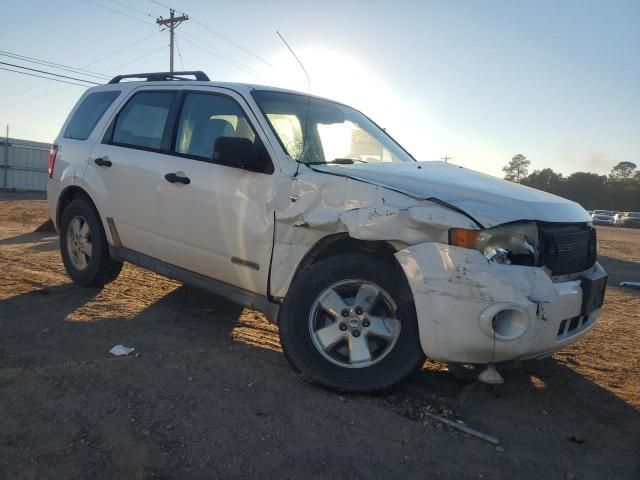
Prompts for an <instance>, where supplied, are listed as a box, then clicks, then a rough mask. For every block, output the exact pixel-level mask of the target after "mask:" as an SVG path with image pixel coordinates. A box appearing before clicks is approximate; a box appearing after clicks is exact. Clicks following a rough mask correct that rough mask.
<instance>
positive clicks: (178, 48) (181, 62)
mask: <svg viewBox="0 0 640 480" xmlns="http://www.w3.org/2000/svg"><path fill="white" fill-rule="evenodd" d="M175 41H176V49H177V50H178V57H179V58H180V65H182V70H186V68H184V61H183V60H182V53H181V52H180V45H178V36H177V35H176V37H175Z"/></svg>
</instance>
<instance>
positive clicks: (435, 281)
mask: <svg viewBox="0 0 640 480" xmlns="http://www.w3.org/2000/svg"><path fill="white" fill-rule="evenodd" d="M286 191H288V195H287V197H283V198H281V199H279V200H278V199H276V200H274V201H275V203H276V206H275V208H274V210H275V217H276V218H275V220H276V221H275V242H274V250H273V262H272V270H271V277H270V278H271V283H270V291H271V294H272V296H273V297H274V298H276V299H282V298H284V297H285V296H286V293H287V291H288V288H289V285H290V284H291V281H292V280H293V278H294V275H295V273H296V271H297V270H298V268H299V266H300V265H301V264H303V261H304V259H305V256H307V255H308V254H309V252H310V251H311V250H313V248H314V246H316V245H318V244H319V243H320V242H321V241H322V239H324V238H327V237H328V236H331V235H334V234H343V235H345V236H347V237H349V238H352V239H356V240H361V241H365V242H384V243H387V244H388V245H390V246H392V247H393V250H394V251H395V252H396V253H395V258H396V259H397V261H398V263H399V264H400V266H401V268H402V270H403V271H404V273H405V275H406V278H407V280H408V283H409V286H410V288H411V291H412V293H413V299H414V303H415V307H416V313H417V319H418V326H419V334H420V342H421V345H422V349H423V350H424V352H425V354H426V355H427V356H428V357H430V358H432V359H434V360H441V361H445V362H452V363H464V364H487V363H498V362H505V361H510V360H521V359H529V358H540V357H544V356H547V355H550V354H551V353H553V352H554V351H556V350H558V349H560V348H562V347H564V346H566V345H568V344H570V343H572V342H574V341H575V340H577V339H578V338H580V337H581V336H582V335H583V334H584V333H586V332H587V331H588V330H589V329H590V328H591V327H592V326H593V325H594V324H595V323H596V321H597V319H598V318H599V316H600V312H601V306H602V299H603V296H604V288H605V287H606V274H605V273H604V271H603V269H602V268H601V267H600V265H599V264H597V263H596V261H595V260H596V243H595V230H594V229H593V227H592V226H591V225H590V224H589V223H588V222H585V221H583V216H581V214H579V215H577V216H574V217H573V218H574V222H573V223H562V222H557V221H535V220H508V221H506V222H503V223H498V224H489V226H488V228H485V227H484V226H483V225H481V224H480V223H479V222H478V221H477V220H475V219H474V218H473V217H472V216H470V215H468V214H466V212H464V211H462V210H461V209H460V208H457V207H456V206H455V205H453V206H451V207H449V206H447V204H446V202H445V201H439V200H438V199H435V198H422V199H420V198H416V197H415V196H411V195H409V194H407V193H406V192H400V191H395V190H393V189H390V188H387V187H385V186H382V185H376V184H371V183H368V182H365V181H362V180H359V179H355V178H350V177H348V176H342V175H327V174H324V173H319V172H309V173H308V174H303V175H300V176H299V177H297V178H295V179H294V180H293V181H292V183H291V184H289V185H288V186H287V187H286ZM447 201H449V199H448V200H447ZM572 208H573V207H572ZM477 211H479V207H477V206H476V212H477ZM581 212H582V211H580V212H579V213H581ZM492 215H493V216H492V218H497V217H498V216H499V214H497V213H495V212H494V213H493V214H492ZM508 215H514V213H513V212H508ZM483 219H485V220H489V215H485V216H484V217H483Z"/></svg>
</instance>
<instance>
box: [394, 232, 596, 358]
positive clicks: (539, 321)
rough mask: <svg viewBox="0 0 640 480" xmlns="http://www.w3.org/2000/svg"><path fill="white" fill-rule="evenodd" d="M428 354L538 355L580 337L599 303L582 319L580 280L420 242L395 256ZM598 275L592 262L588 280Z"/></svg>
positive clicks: (505, 356) (548, 353) (542, 354)
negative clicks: (556, 278)
mask: <svg viewBox="0 0 640 480" xmlns="http://www.w3.org/2000/svg"><path fill="white" fill-rule="evenodd" d="M396 258H397V259H398V261H399V262H400V265H401V266H402V269H403V270H404V272H405V274H406V276H407V279H408V281H409V286H410V287H411V290H412V292H413V298H414V302H415V306H416V312H417V317H418V326H419V331H420V343H421V345H422V349H423V350H424V352H425V354H426V355H427V356H428V357H429V358H431V359H433V360H440V361H445V362H454V363H488V362H504V361H509V360H525V359H531V358H541V357H544V356H548V355H550V354H551V353H553V352H555V351H557V350H560V349H561V348H564V347H566V346H568V345H570V344H572V343H573V342H575V341H576V340H578V339H579V338H580V337H582V336H583V335H584V334H585V333H586V332H587V331H588V330H590V329H591V328H592V327H593V325H595V323H596V322H597V320H598V318H599V317H600V313H601V310H602V309H601V308H599V309H597V310H594V311H593V312H591V313H590V314H589V315H587V316H582V315H581V311H582V288H581V280H580V279H577V280H572V281H565V282H553V281H552V279H551V278H550V277H549V276H548V275H547V273H546V272H545V271H544V270H543V269H542V268H538V267H525V266H518V265H500V264H496V263H492V262H489V261H488V260H487V259H486V258H485V257H484V256H483V255H482V254H481V253H480V252H478V251H476V250H470V249H466V248H460V247H455V246H451V245H445V244H441V243H423V244H420V245H415V246H413V247H410V248H407V249H405V250H402V251H400V252H398V253H397V254H396ZM603 274H604V270H603V269H602V267H601V266H600V265H599V264H597V263H596V265H595V266H594V267H593V269H592V270H591V271H590V272H589V273H587V274H585V275H584V276H586V277H593V278H595V277H598V276H602V275H603Z"/></svg>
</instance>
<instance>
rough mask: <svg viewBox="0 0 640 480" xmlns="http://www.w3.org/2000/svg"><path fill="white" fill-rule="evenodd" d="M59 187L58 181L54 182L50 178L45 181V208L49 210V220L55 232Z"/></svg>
mask: <svg viewBox="0 0 640 480" xmlns="http://www.w3.org/2000/svg"><path fill="white" fill-rule="evenodd" d="M60 187H61V184H60V182H59V181H57V180H54V179H52V178H48V179H47V208H48V210H49V218H50V219H51V221H52V222H53V226H54V227H55V228H56V230H58V229H59V227H58V219H57V218H56V217H57V216H58V215H57V212H58V199H59V198H60Z"/></svg>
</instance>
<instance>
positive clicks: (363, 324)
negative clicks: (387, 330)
mask: <svg viewBox="0 0 640 480" xmlns="http://www.w3.org/2000/svg"><path fill="white" fill-rule="evenodd" d="M369 325H371V324H370V323H369V320H365V321H364V322H362V326H363V327H368V326H369Z"/></svg>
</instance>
